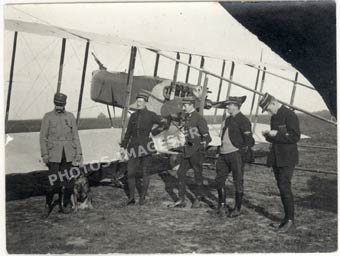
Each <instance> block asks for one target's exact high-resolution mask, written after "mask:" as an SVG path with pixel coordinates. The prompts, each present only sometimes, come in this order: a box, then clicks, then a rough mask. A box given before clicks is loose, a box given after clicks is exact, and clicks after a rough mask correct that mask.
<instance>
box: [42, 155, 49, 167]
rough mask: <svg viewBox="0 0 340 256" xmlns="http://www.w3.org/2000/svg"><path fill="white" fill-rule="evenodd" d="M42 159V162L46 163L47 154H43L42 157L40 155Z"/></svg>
mask: <svg viewBox="0 0 340 256" xmlns="http://www.w3.org/2000/svg"><path fill="white" fill-rule="evenodd" d="M42 160H43V162H44V164H46V165H47V164H48V155H44V156H43V157H42Z"/></svg>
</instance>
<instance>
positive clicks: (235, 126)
mask: <svg viewBox="0 0 340 256" xmlns="http://www.w3.org/2000/svg"><path fill="white" fill-rule="evenodd" d="M227 128H228V135H229V138H230V141H231V143H232V144H233V146H234V147H236V148H238V149H241V148H244V147H252V146H254V144H255V141H254V138H253V136H252V132H251V123H250V121H249V119H248V118H247V117H245V116H244V115H243V114H242V113H241V112H239V113H238V114H237V115H236V116H235V117H234V116H229V117H228V118H227V119H226V120H225V122H224V126H223V129H222V137H221V139H222V140H223V136H224V133H225V131H226V130H227Z"/></svg>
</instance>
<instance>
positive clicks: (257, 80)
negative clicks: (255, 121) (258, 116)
mask: <svg viewBox="0 0 340 256" xmlns="http://www.w3.org/2000/svg"><path fill="white" fill-rule="evenodd" d="M260 73H261V71H260V70H259V69H258V70H257V73H256V80H255V86H254V89H255V91H257V86H258V85H259V78H260ZM255 97H256V93H255V92H254V94H253V99H252V100H251V106H250V113H249V119H250V120H251V118H252V116H253V109H254V104H255Z"/></svg>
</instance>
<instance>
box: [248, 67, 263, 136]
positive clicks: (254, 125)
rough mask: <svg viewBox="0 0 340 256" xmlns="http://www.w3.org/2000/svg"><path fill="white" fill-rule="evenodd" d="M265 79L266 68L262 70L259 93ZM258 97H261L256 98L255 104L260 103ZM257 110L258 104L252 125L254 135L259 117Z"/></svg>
mask: <svg viewBox="0 0 340 256" xmlns="http://www.w3.org/2000/svg"><path fill="white" fill-rule="evenodd" d="M265 79H266V67H264V68H263V72H262V78H261V85H260V92H261V93H262V91H263V87H264V81H265ZM260 97H261V96H260V95H258V97H257V102H259V101H260ZM259 109H260V106H259V104H257V106H256V110H255V117H254V124H253V133H255V129H256V124H257V119H258V117H259ZM250 121H251V120H250Z"/></svg>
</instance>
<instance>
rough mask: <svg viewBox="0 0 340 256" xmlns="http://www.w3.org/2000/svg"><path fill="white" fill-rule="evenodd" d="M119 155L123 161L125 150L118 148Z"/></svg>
mask: <svg viewBox="0 0 340 256" xmlns="http://www.w3.org/2000/svg"><path fill="white" fill-rule="evenodd" d="M119 153H120V156H121V158H122V159H125V155H126V149H125V148H120V149H119Z"/></svg>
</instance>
